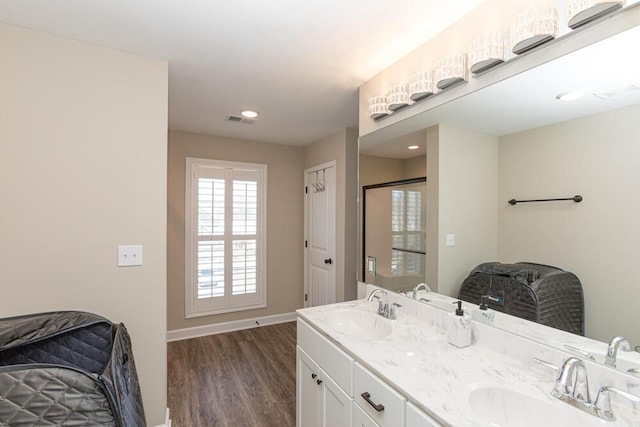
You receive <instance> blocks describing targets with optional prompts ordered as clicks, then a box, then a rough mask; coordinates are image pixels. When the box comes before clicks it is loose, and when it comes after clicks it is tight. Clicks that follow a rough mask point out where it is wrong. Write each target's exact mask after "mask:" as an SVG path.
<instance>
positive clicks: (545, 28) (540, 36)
mask: <svg viewBox="0 0 640 427" xmlns="http://www.w3.org/2000/svg"><path fill="white" fill-rule="evenodd" d="M510 33H511V44H512V46H513V53H516V54H520V53H523V52H526V51H528V50H530V49H533V48H535V47H537V46H539V45H541V44H543V43H546V42H548V41H550V40H552V39H554V38H555V37H556V36H557V35H558V10H557V9H556V8H555V7H554V6H552V5H549V4H546V3H541V4H537V5H534V6H531V7H529V8H527V9H525V10H524V11H523V12H521V13H519V14H518V15H516V17H515V18H514V20H513V23H512V24H511V31H510Z"/></svg>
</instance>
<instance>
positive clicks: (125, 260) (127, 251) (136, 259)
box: [118, 245, 142, 267]
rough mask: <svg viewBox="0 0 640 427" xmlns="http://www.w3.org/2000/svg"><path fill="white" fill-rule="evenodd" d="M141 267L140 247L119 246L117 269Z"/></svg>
mask: <svg viewBox="0 0 640 427" xmlns="http://www.w3.org/2000/svg"><path fill="white" fill-rule="evenodd" d="M135 265H142V245H119V246H118V267H131V266H135Z"/></svg>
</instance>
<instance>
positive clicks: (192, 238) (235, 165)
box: [184, 157, 267, 319]
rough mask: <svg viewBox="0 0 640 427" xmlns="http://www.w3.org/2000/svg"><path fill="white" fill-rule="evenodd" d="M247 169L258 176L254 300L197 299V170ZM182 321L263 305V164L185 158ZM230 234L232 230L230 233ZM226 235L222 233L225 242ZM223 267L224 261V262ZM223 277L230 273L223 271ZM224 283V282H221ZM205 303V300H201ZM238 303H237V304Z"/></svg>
mask: <svg viewBox="0 0 640 427" xmlns="http://www.w3.org/2000/svg"><path fill="white" fill-rule="evenodd" d="M207 167H209V168H216V169H221V168H224V169H234V170H250V171H254V172H256V173H257V175H258V224H257V233H256V240H257V242H256V248H257V250H258V256H257V260H256V263H257V271H256V273H257V274H256V276H257V277H256V294H257V301H250V302H247V301H244V302H243V301H242V300H243V299H246V298H242V296H244V295H238V296H236V297H233V295H230V296H226V297H225V299H226V300H231V299H235V300H236V301H235V302H228V303H226V304H224V305H221V304H219V303H216V301H215V300H214V299H213V298H211V299H200V300H199V299H198V291H197V285H198V272H197V265H196V263H197V257H198V255H197V249H196V247H197V242H198V234H197V230H198V224H197V222H198V219H197V205H196V204H197V194H198V176H199V175H198V168H207ZM184 218H185V221H184V225H185V251H184V252H185V269H184V270H185V281H184V288H185V318H186V319H191V318H196V317H202V316H210V315H215V314H222V313H232V312H236V311H245V310H253V309H257V308H264V307H266V306H267V165H264V164H258V163H243V162H232V161H226V160H214V159H201V158H195V157H187V158H186V168H185V217H184ZM230 232H231V233H233V230H230ZM227 236H231V237H232V234H229V235H227V234H226V230H225V240H226V237H227ZM225 264H226V262H225ZM226 274H232V273H231V272H226ZM225 280H226V279H225ZM203 300H208V301H203ZM238 300H239V301H238Z"/></svg>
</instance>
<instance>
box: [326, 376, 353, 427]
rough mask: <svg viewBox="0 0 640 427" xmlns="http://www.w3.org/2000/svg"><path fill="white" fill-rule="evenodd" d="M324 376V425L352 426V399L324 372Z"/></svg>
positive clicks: (329, 426) (327, 426)
mask: <svg viewBox="0 0 640 427" xmlns="http://www.w3.org/2000/svg"><path fill="white" fill-rule="evenodd" d="M320 372H321V374H322V375H321V376H322V378H321V379H322V386H323V388H322V414H321V418H322V425H323V426H324V427H349V426H350V425H351V398H350V397H349V396H348V395H347V394H346V393H345V392H344V391H342V389H341V388H340V387H338V384H336V383H335V382H334V381H333V380H332V379H331V377H329V376H328V375H327V374H326V373H325V372H324V371H322V370H320Z"/></svg>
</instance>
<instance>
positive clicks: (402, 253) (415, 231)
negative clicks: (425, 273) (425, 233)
mask: <svg viewBox="0 0 640 427" xmlns="http://www.w3.org/2000/svg"><path fill="white" fill-rule="evenodd" d="M422 223H423V218H422V192H420V191H412V190H392V191H391V232H392V235H391V239H392V242H391V246H392V250H391V273H392V274H393V275H400V276H401V275H405V274H415V273H420V272H421V271H422V266H421V264H422V263H421V260H422V258H423V255H421V254H420V253H419V252H421V251H423V249H422V227H423V224H422Z"/></svg>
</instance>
